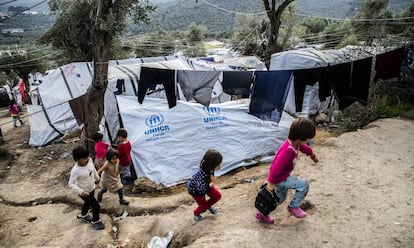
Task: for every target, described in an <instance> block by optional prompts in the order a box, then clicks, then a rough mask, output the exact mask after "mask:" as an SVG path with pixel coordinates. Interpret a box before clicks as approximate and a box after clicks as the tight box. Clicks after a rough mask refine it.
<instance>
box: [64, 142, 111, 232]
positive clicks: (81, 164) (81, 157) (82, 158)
mask: <svg viewBox="0 0 414 248" xmlns="http://www.w3.org/2000/svg"><path fill="white" fill-rule="evenodd" d="M72 155H73V159H74V160H75V161H76V163H75V166H73V168H72V170H71V172H70V178H69V188H71V189H72V190H73V191H74V192H76V193H77V194H78V195H79V196H80V197H81V198H82V200H84V201H85V203H84V204H83V206H82V213H81V214H79V215H78V216H77V218H78V219H80V220H82V221H85V222H90V223H91V224H92V226H93V228H94V229H96V230H101V229H104V228H105V225H104V223H102V221H101V220H100V219H99V211H100V206H99V203H98V201H97V200H96V199H95V196H94V193H95V182H97V181H99V175H98V173H97V172H96V169H95V166H94V164H93V161H92V159H91V158H90V157H89V152H88V150H86V149H85V148H83V147H82V146H79V147H76V148H75V149H73V151H72ZM89 208H92V213H93V216H92V217H91V216H89V215H88V211H89Z"/></svg>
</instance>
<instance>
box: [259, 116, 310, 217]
mask: <svg viewBox="0 0 414 248" xmlns="http://www.w3.org/2000/svg"><path fill="white" fill-rule="evenodd" d="M315 133H316V130H315V125H314V123H313V121H312V120H310V119H307V118H297V119H295V120H294V121H293V122H292V124H291V126H290V130H289V136H288V139H287V140H286V141H285V142H284V143H283V144H282V145H281V146H280V148H279V150H278V151H277V153H276V155H275V158H274V159H273V162H272V164H271V166H270V170H269V175H268V178H267V185H266V188H267V190H268V191H270V192H272V191H275V193H276V195H277V196H278V198H279V202H278V205H280V204H282V203H283V202H284V201H285V199H286V196H287V193H288V190H289V189H294V190H295V194H294V195H293V198H292V200H291V201H290V203H289V205H288V208H287V210H288V211H289V212H290V213H291V214H292V215H293V216H295V217H296V218H304V217H306V212H304V211H303V210H302V209H301V208H300V204H301V202H302V201H303V200H304V199H305V197H306V195H307V193H308V190H309V183H308V182H307V181H306V180H305V179H302V178H298V177H296V176H293V175H290V173H291V172H292V171H293V169H294V166H295V163H296V159H297V158H298V153H299V151H300V152H302V153H304V154H306V155H307V156H310V158H311V159H312V160H313V161H314V162H315V163H317V162H318V159H317V158H316V155H315V154H314V153H313V150H312V148H311V147H310V146H308V145H307V144H306V143H307V142H308V141H309V139H312V138H313V137H315ZM256 218H257V219H258V220H259V221H262V222H264V223H267V224H272V223H274V221H275V220H274V219H273V218H272V217H271V216H269V215H266V216H264V215H263V214H261V213H260V212H257V213H256Z"/></svg>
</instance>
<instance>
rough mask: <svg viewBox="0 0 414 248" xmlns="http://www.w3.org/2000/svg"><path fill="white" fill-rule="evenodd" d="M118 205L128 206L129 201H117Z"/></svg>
mask: <svg viewBox="0 0 414 248" xmlns="http://www.w3.org/2000/svg"><path fill="white" fill-rule="evenodd" d="M119 204H122V205H129V201H127V200H120V201H119Z"/></svg>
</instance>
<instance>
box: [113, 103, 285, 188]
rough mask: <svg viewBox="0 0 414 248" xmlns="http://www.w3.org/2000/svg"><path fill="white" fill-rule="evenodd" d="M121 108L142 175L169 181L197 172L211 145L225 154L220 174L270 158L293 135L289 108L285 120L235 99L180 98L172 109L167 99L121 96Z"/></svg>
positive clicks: (173, 183) (164, 182) (133, 156)
mask: <svg viewBox="0 0 414 248" xmlns="http://www.w3.org/2000/svg"><path fill="white" fill-rule="evenodd" d="M117 101H118V106H119V111H120V114H121V118H122V122H123V124H124V127H125V128H126V130H127V131H128V139H129V140H130V142H131V145H132V151H131V156H132V161H133V164H134V167H135V170H136V172H137V175H138V177H143V176H145V177H147V178H149V179H150V180H152V181H154V182H155V183H157V184H163V185H165V186H167V187H169V186H172V185H176V184H178V183H180V182H183V181H184V180H186V179H188V178H190V177H191V175H192V174H193V173H195V172H196V171H197V170H198V168H199V164H200V160H201V158H202V156H203V155H204V153H205V152H206V150H207V149H209V148H214V149H217V150H219V151H220V152H221V153H222V154H223V163H222V167H221V169H220V170H219V171H217V172H216V175H217V176H220V175H223V174H225V173H227V172H229V171H231V170H233V169H236V168H238V167H241V166H245V165H250V164H252V162H253V163H256V161H254V160H252V159H253V158H257V157H260V156H262V157H266V158H268V156H269V154H271V153H274V152H275V151H276V150H277V148H278V147H279V146H280V145H281V144H282V143H283V141H284V140H285V139H286V138H287V135H288V131H289V127H290V124H291V122H292V120H293V118H292V117H291V116H289V115H288V114H285V113H284V114H283V115H282V119H281V121H280V122H279V123H275V122H270V121H263V120H261V119H259V118H257V117H255V116H253V115H250V114H248V107H249V103H248V102H246V101H232V102H228V103H222V104H211V105H210V106H209V107H204V106H202V105H201V104H198V103H189V102H183V101H178V102H177V106H175V107H174V108H171V109H169V107H168V104H167V102H166V100H165V99H154V98H148V99H146V100H145V101H144V102H143V104H138V103H137V98H136V97H131V96H117Z"/></svg>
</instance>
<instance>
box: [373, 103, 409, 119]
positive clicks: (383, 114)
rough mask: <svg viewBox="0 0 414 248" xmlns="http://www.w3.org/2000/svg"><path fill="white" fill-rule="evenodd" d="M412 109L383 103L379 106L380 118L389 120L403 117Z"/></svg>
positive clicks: (406, 106)
mask: <svg viewBox="0 0 414 248" xmlns="http://www.w3.org/2000/svg"><path fill="white" fill-rule="evenodd" d="M409 108H410V107H409V106H408V105H394V104H390V103H389V102H388V101H382V102H381V103H380V104H378V107H377V110H378V117H379V118H389V117H397V116H402V114H403V113H405V112H406V111H407V110H408V109H409Z"/></svg>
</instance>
